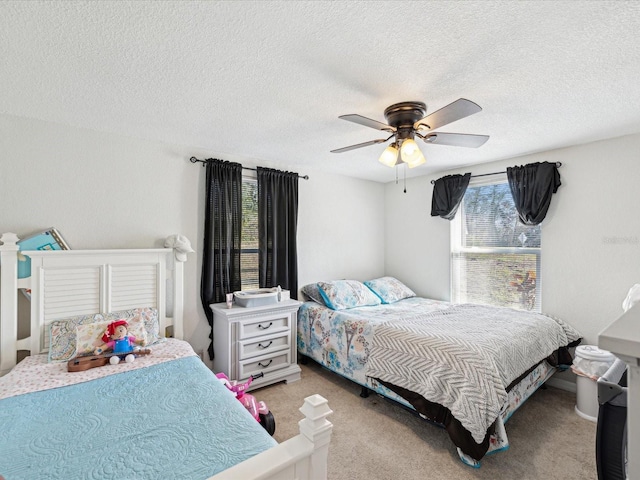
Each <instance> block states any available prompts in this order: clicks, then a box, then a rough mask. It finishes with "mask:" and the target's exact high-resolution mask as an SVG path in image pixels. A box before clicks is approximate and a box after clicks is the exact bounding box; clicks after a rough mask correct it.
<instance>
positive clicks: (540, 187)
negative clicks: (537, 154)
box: [507, 162, 561, 225]
mask: <svg viewBox="0 0 640 480" xmlns="http://www.w3.org/2000/svg"><path fill="white" fill-rule="evenodd" d="M507 179H508V181H509V188H510V189H511V195H512V196H513V201H514V203H515V204H516V209H517V210H518V216H519V217H520V221H521V222H522V223H524V224H525V225H539V224H540V223H541V222H542V220H544V217H545V216H546V215H547V211H548V210H549V205H551V196H552V195H553V194H554V193H556V192H557V191H558V187H559V186H560V185H561V183H560V173H559V172H558V167H557V165H556V164H555V163H549V162H541V163H530V164H528V165H524V166H519V167H508V168H507Z"/></svg>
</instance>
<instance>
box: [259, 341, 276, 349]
mask: <svg viewBox="0 0 640 480" xmlns="http://www.w3.org/2000/svg"><path fill="white" fill-rule="evenodd" d="M272 343H273V340H271V341H270V342H269V343H267V344H266V345H263V344H261V343H259V344H258V346H259V347H261V348H269V347H270V346H271V344H272Z"/></svg>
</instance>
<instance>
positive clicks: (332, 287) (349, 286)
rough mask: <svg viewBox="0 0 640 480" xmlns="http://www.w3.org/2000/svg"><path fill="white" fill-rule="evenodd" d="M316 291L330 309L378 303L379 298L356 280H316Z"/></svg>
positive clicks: (343, 308)
mask: <svg viewBox="0 0 640 480" xmlns="http://www.w3.org/2000/svg"><path fill="white" fill-rule="evenodd" d="M318 291H319V292H320V295H321V296H322V299H323V300H324V303H325V305H326V306H327V307H329V308H330V309H332V310H345V309H347V308H355V307H366V306H370V305H380V299H379V298H378V297H376V296H375V295H374V294H373V292H372V291H371V290H369V289H368V288H367V287H366V286H365V285H364V284H363V283H362V282H358V281H357V280H335V281H333V282H318Z"/></svg>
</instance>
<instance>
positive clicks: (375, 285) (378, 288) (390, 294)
mask: <svg viewBox="0 0 640 480" xmlns="http://www.w3.org/2000/svg"><path fill="white" fill-rule="evenodd" d="M364 284H365V285H366V286H367V287H369V288H370V289H371V290H372V291H373V293H375V294H376V295H377V296H378V297H380V300H382V303H393V302H397V301H398V300H402V299H403V298H409V297H415V296H416V294H415V293H414V292H413V290H411V289H410V288H409V287H407V286H406V285H405V284H404V283H402V282H401V281H400V280H398V279H397V278H393V277H381V278H376V279H374V280H369V281H367V282H364Z"/></svg>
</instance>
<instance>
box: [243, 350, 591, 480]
mask: <svg viewBox="0 0 640 480" xmlns="http://www.w3.org/2000/svg"><path fill="white" fill-rule="evenodd" d="M301 367H302V380H300V381H299V382H293V383H289V384H284V383H280V384H276V385H271V386H268V387H264V388H261V389H258V390H255V391H254V392H252V393H253V394H255V396H256V397H257V399H258V400H264V401H265V402H266V403H267V405H268V406H269V408H270V409H271V411H272V412H273V414H274V416H275V419H276V432H275V435H274V437H275V439H276V440H278V441H279V442H282V441H284V440H287V439H288V438H291V437H293V436H295V435H297V434H298V432H299V430H298V422H299V421H300V419H301V418H302V414H301V413H300V412H299V411H298V409H299V408H300V407H301V406H302V403H303V401H304V398H305V397H307V396H309V395H313V394H314V393H319V394H320V395H322V396H323V397H325V398H326V399H327V400H328V402H329V407H330V408H331V409H332V410H333V414H331V415H330V416H329V420H330V421H331V422H332V423H333V434H332V437H331V445H330V447H329V467H328V471H329V479H331V480H342V479H345V480H346V479H349V480H351V479H353V480H359V479H362V480H365V479H368V480H370V479H394V480H396V479H397V480H412V479H421V480H429V479H434V480H435V479H461V480H465V479H509V480H515V479H517V480H525V479H563V480H573V479H576V480H577V479H579V480H596V479H597V473H596V463H595V435H596V424H595V423H593V422H590V421H588V420H585V419H583V418H581V417H579V416H578V415H577V414H576V413H575V411H574V406H575V394H573V393H570V392H566V391H564V390H559V389H557V388H553V387H548V388H547V389H546V390H542V389H541V390H539V391H538V392H536V393H535V394H534V395H533V396H532V397H531V398H530V399H529V400H528V401H527V402H526V403H525V404H524V405H523V406H521V407H520V408H519V409H518V411H517V412H516V413H515V414H514V415H513V416H512V417H511V418H510V419H509V421H508V422H507V424H506V429H507V435H508V437H509V442H510V448H509V449H508V450H506V451H504V452H500V453H497V454H494V455H490V456H488V457H485V458H484V459H483V460H482V466H481V468H479V469H473V468H471V467H468V466H466V465H464V464H463V463H462V462H461V461H460V460H459V459H458V455H457V453H456V449H455V446H454V445H453V443H452V442H451V440H450V439H449V436H448V434H447V432H446V431H445V430H444V429H442V428H438V427H437V426H434V425H432V424H429V423H428V422H426V421H424V420H422V419H421V418H420V417H418V416H416V415H415V414H413V413H411V412H409V411H407V410H406V409H404V408H402V407H401V406H399V405H398V404H395V403H392V402H390V401H388V400H386V399H384V398H383V397H380V396H379V395H376V394H371V395H370V396H369V397H368V398H361V397H360V396H359V393H360V387H359V386H358V385H355V384H354V383H351V382H349V381H348V380H346V379H344V378H342V377H340V376H338V375H336V374H333V373H331V372H328V371H326V370H324V369H323V368H322V367H320V366H319V365H318V364H316V363H314V362H309V364H308V365H301Z"/></svg>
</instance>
